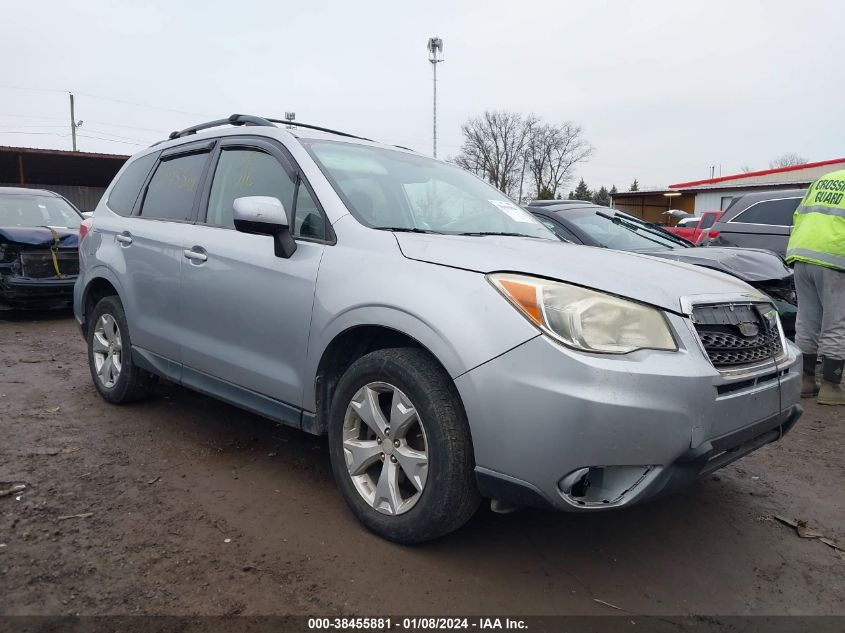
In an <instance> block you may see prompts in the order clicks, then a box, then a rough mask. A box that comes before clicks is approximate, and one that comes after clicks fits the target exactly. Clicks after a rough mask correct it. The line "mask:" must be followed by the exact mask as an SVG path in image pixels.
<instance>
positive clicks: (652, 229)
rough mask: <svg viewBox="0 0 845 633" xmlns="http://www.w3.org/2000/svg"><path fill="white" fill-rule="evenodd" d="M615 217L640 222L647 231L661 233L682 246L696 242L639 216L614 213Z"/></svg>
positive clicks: (661, 235)
mask: <svg viewBox="0 0 845 633" xmlns="http://www.w3.org/2000/svg"><path fill="white" fill-rule="evenodd" d="M613 217H616V218H619V219H620V220H623V221H625V222H632V223H636V224H639V225H640V226H642V227H643V228H644V229H645V230H646V231H649V232H650V233H653V234H655V235H659V236H660V237H665V238H666V239H669V240H672V241H673V242H675V243H677V244H680V245H681V246H685V247H689V246H694V244H693V243H692V242H690V241H689V240H685V239H684V238H682V237H680V236H679V235H675V234H674V233H672V232H671V231H667V230H666V229H664V228H663V227H662V226H660V225H659V224H655V223H654V222H646V221H645V220H643V219H641V218H637V217H634V216H627V215H621V214H620V213H614V214H613Z"/></svg>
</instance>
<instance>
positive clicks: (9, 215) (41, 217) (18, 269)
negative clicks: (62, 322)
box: [0, 187, 85, 309]
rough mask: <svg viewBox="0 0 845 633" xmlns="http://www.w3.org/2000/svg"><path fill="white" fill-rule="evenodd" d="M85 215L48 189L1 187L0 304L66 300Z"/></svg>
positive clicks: (76, 271)
mask: <svg viewBox="0 0 845 633" xmlns="http://www.w3.org/2000/svg"><path fill="white" fill-rule="evenodd" d="M84 219H85V218H84V216H83V215H82V214H81V213H80V212H79V211H78V210H77V209H76V207H74V206H73V205H72V204H71V203H70V202H68V201H67V200H66V199H65V198H63V197H62V196H60V195H59V194H57V193H53V192H52V191H46V190H44V189H24V188H17V187H0V309H3V308H5V309H9V308H13V309H19V308H53V307H63V306H67V305H69V304H70V302H71V301H72V300H73V284H74V283H75V282H76V277H77V275H78V274H79V230H80V225H81V224H82V222H83V221H84Z"/></svg>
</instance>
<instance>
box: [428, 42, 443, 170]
mask: <svg viewBox="0 0 845 633" xmlns="http://www.w3.org/2000/svg"><path fill="white" fill-rule="evenodd" d="M438 53H440V54H441V55H442V54H443V40H442V39H440V38H439V37H430V38H428V61H430V62H431V68H432V70H433V71H434V117H433V126H434V136H433V149H434V152H433V155H434V157H435V158H437V64H439V63H440V62H442V61H443V59H438V57H437V54H438Z"/></svg>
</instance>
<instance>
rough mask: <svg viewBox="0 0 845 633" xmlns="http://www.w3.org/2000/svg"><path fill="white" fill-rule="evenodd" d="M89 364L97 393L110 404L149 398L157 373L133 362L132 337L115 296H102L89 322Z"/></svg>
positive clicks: (155, 382)
mask: <svg viewBox="0 0 845 633" xmlns="http://www.w3.org/2000/svg"><path fill="white" fill-rule="evenodd" d="M87 339H88V367H89V368H90V370H91V378H92V380H93V381H94V386H95V387H96V388H97V391H98V392H100V395H101V396H102V397H103V399H104V400H106V401H107V402H111V403H112V404H125V403H129V402H137V401H139V400H144V399H146V398H149V397H150V395H152V393H153V391H154V390H155V386H156V384H157V383H158V376H156V375H155V374H152V373H150V372H148V371H145V370H143V369H141V368H140V367H138V366H137V365H135V363H134V362H132V339H131V338H130V336H129V327H128V326H127V324H126V313H125V312H124V311H123V304H122V303H121V302H120V299H118V298H117V297H116V296H114V295H112V296H108V297H104V298H103V299H101V300H100V301H99V302H98V303H97V305H96V306H94V310H93V311H92V312H91V318H90V321H89V326H88V336H87Z"/></svg>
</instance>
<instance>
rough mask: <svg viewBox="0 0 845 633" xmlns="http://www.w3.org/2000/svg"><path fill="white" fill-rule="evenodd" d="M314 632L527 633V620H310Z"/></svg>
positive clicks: (412, 618) (424, 618)
mask: <svg viewBox="0 0 845 633" xmlns="http://www.w3.org/2000/svg"><path fill="white" fill-rule="evenodd" d="M308 628H309V629H310V630H321V629H324V630H341V631H343V630H379V631H389V630H394V629H395V630H406V631H423V630H426V631H431V630H434V631H436V630H448V629H461V630H470V629H477V630H521V629H526V628H527V626H526V623H525V621H524V620H520V619H511V618H477V619H470V618H437V617H420V618H414V617H409V618H402V619H401V620H399V619H393V618H309V619H308Z"/></svg>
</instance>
